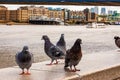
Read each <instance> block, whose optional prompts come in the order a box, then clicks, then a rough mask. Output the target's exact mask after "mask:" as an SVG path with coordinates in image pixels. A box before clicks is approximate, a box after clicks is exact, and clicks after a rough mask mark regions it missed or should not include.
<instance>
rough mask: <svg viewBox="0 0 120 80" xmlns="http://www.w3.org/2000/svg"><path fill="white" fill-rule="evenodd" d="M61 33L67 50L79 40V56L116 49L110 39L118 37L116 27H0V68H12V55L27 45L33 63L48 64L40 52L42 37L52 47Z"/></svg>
mask: <svg viewBox="0 0 120 80" xmlns="http://www.w3.org/2000/svg"><path fill="white" fill-rule="evenodd" d="M62 33H64V34H65V41H66V44H67V49H69V48H71V46H72V45H73V44H74V42H75V40H76V39H77V38H81V39H82V45H81V46H82V52H83V54H95V53H99V52H100V53H102V52H103V53H105V52H106V51H110V50H117V49H118V48H117V47H116V45H115V43H114V36H116V35H118V36H120V26H119V25H106V26H105V28H86V26H85V25H84V26H82V25H77V26H76V25H72V26H63V25H58V26H57V25H11V26H8V25H0V68H4V67H9V66H14V65H16V63H15V54H16V53H17V52H20V51H21V50H22V48H23V46H24V45H28V46H29V50H30V52H32V53H33V54H34V62H40V61H44V60H48V59H49V57H47V56H46V54H45V52H44V49H43V48H44V41H43V40H41V37H42V35H48V36H49V38H50V40H51V42H52V43H53V44H56V42H57V41H58V40H59V38H60V35H61V34H62Z"/></svg>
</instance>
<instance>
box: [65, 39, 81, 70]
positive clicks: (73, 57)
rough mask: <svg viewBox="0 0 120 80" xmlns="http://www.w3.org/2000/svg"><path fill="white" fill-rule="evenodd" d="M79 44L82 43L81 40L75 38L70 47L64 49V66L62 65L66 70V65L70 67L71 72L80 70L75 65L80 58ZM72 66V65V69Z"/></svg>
mask: <svg viewBox="0 0 120 80" xmlns="http://www.w3.org/2000/svg"><path fill="white" fill-rule="evenodd" d="M81 44H82V40H81V39H77V40H76V41H75V43H74V45H73V46H72V47H71V49H68V50H67V51H66V56H65V66H64V69H65V70H68V68H67V67H70V69H69V71H71V72H76V71H80V70H79V69H76V67H75V66H76V65H78V63H79V62H80V60H81V58H82V51H81ZM72 66H73V67H74V69H72Z"/></svg>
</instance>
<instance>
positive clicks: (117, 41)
mask: <svg viewBox="0 0 120 80" xmlns="http://www.w3.org/2000/svg"><path fill="white" fill-rule="evenodd" d="M114 39H115V44H116V46H117V47H118V48H120V37H119V36H115V37H114Z"/></svg>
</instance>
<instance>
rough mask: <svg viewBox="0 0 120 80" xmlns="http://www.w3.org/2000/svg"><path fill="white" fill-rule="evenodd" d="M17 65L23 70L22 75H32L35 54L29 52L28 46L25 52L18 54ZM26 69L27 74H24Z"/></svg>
mask: <svg viewBox="0 0 120 80" xmlns="http://www.w3.org/2000/svg"><path fill="white" fill-rule="evenodd" d="M15 58H16V63H17V64H18V66H19V67H20V68H21V69H22V73H21V75H22V74H27V75H30V73H29V69H30V67H31V65H32V62H33V54H32V53H30V52H29V49H28V46H24V47H23V50H22V51H21V52H19V53H17V54H16V56H15ZM24 69H27V72H26V73H25V72H24Z"/></svg>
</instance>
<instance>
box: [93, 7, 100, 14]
mask: <svg viewBox="0 0 120 80" xmlns="http://www.w3.org/2000/svg"><path fill="white" fill-rule="evenodd" d="M94 13H95V14H99V9H98V6H95V7H94Z"/></svg>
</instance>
